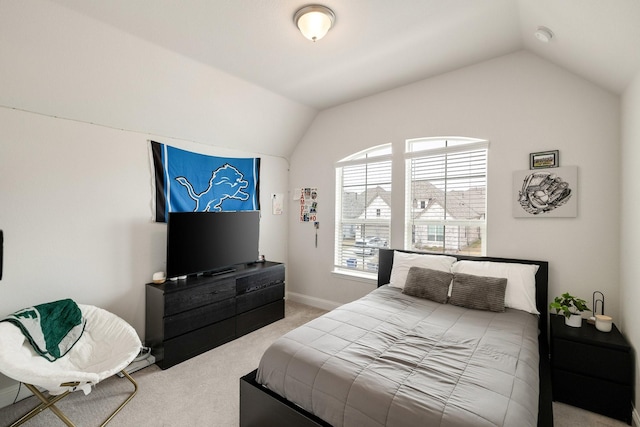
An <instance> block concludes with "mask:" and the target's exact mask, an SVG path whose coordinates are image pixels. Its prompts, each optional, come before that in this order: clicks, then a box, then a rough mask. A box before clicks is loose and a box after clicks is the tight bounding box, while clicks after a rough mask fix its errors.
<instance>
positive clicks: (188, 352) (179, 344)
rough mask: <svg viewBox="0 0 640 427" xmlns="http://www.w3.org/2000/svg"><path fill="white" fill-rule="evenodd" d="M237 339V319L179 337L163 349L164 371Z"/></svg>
mask: <svg viewBox="0 0 640 427" xmlns="http://www.w3.org/2000/svg"><path fill="white" fill-rule="evenodd" d="M235 337H236V330H235V319H234V318H231V319H227V320H223V321H222V322H218V323H216V324H213V325H209V326H205V327H204V328H200V329H196V330H195V331H192V332H189V333H187V334H184V335H180V336H179V337H176V338H173V339H170V340H166V341H165V342H164V345H163V349H162V356H163V360H161V361H160V362H159V366H160V367H161V368H162V369H167V368H169V367H171V366H173V365H175V364H177V363H180V362H183V361H185V360H187V359H189V358H191V357H193V356H196V355H198V354H201V353H204V352H205V351H208V350H211V349H212V348H215V347H217V346H219V345H222V344H224V343H227V342H229V341H231V340H232V339H234V338H235Z"/></svg>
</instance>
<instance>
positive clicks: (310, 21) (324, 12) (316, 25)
mask: <svg viewBox="0 0 640 427" xmlns="http://www.w3.org/2000/svg"><path fill="white" fill-rule="evenodd" d="M335 21H336V15H335V13H333V11H332V10H331V9H329V8H328V7H326V6H321V5H311V6H305V7H303V8H302V9H300V10H298V11H297V12H296V13H295V15H293V22H295V24H296V25H297V27H298V28H299V29H300V32H301V33H302V35H303V36H305V37H306V38H308V39H309V40H311V41H313V42H315V41H316V40H320V39H321V38H323V37H324V36H325V35H326V34H327V31H329V30H330V29H331V27H332V26H333V24H334V22H335Z"/></svg>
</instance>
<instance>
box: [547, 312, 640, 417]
mask: <svg viewBox="0 0 640 427" xmlns="http://www.w3.org/2000/svg"><path fill="white" fill-rule="evenodd" d="M550 319H551V321H550V327H551V378H552V382H553V400H556V401H559V402H564V403H568V404H569V405H573V406H577V407H580V408H583V409H586V410H589V411H592V412H597V413H599V414H602V415H606V416H608V417H611V418H616V419H618V420H622V421H626V422H627V423H628V424H629V425H631V411H632V406H631V402H632V399H633V369H634V368H633V365H634V363H633V355H632V351H631V345H629V342H628V341H627V339H626V338H625V337H624V336H623V335H622V334H621V333H620V331H619V330H618V328H617V327H616V325H615V324H614V325H613V327H612V328H611V332H600V331H598V330H597V329H596V328H595V326H594V325H590V324H588V323H587V322H586V320H583V321H582V327H581V328H572V327H570V326H566V325H565V324H564V316H561V315H551V316H550Z"/></svg>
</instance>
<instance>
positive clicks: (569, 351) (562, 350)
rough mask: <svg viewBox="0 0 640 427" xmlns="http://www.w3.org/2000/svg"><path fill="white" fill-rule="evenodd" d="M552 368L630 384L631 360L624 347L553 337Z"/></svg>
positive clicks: (631, 378) (631, 377)
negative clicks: (619, 348)
mask: <svg viewBox="0 0 640 427" xmlns="http://www.w3.org/2000/svg"><path fill="white" fill-rule="evenodd" d="M553 346H554V350H553V359H552V364H553V367H554V369H563V370H566V371H570V372H574V373H576V374H583V375H587V376H590V377H595V378H601V379H605V380H608V381H614V382H617V383H620V384H628V385H630V384H631V381H632V380H633V376H632V375H631V372H633V368H632V366H633V360H632V357H631V353H630V352H628V351H621V350H615V349H611V348H606V347H599V346H595V345H590V344H583V343H580V342H576V341H569V340H563V339H554V340H553Z"/></svg>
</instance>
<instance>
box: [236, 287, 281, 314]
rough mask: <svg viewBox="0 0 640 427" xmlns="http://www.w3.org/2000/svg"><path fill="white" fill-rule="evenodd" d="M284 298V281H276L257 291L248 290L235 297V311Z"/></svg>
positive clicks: (238, 311) (243, 310)
mask: <svg viewBox="0 0 640 427" xmlns="http://www.w3.org/2000/svg"><path fill="white" fill-rule="evenodd" d="M282 298H284V283H278V284H276V285H273V286H269V287H267V288H264V289H260V290H258V291H254V292H249V293H246V294H243V295H240V296H238V297H237V298H236V307H237V310H236V312H237V313H238V314H240V313H244V312H245V311H249V310H252V309H254V308H256V307H260V306H263V305H265V304H269V303H271V302H274V301H278V300H281V299H282Z"/></svg>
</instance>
